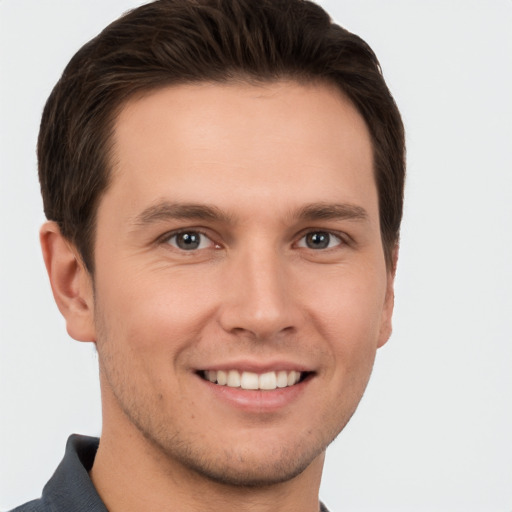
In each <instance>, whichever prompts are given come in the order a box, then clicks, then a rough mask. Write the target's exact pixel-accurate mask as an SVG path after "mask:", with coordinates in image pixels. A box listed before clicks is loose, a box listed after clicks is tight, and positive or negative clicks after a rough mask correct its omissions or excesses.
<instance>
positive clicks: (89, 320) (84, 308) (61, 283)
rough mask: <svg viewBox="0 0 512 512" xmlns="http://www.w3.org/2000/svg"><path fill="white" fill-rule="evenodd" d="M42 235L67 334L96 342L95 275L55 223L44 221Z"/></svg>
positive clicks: (43, 249)
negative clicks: (93, 276) (88, 269)
mask: <svg viewBox="0 0 512 512" xmlns="http://www.w3.org/2000/svg"><path fill="white" fill-rule="evenodd" d="M39 237H40V241H41V248H42V251H43V258H44V262H45V265H46V270H47V272H48V277H49V278H50V284H51V287H52V292H53V297H54V298H55V302H56V303H57V307H58V308H59V311H60V312H61V313H62V315H63V316H64V318H65V320H66V326H67V331H68V334H69V335H70V336H71V337H72V338H74V339H75V340H77V341H93V342H94V341H96V333H95V328H94V295H93V287H92V278H91V276H90V274H89V272H88V271H87V269H86V267H85V265H84V263H83V262H82V259H81V258H80V256H79V254H78V251H77V250H76V248H75V247H74V246H73V245H72V244H71V243H70V242H69V241H68V240H67V239H66V238H64V237H63V236H62V234H61V232H60V229H59V226H58V225H57V223H55V222H46V223H45V224H43V226H42V227H41V230H40V233H39Z"/></svg>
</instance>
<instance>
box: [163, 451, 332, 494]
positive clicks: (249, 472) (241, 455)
mask: <svg viewBox="0 0 512 512" xmlns="http://www.w3.org/2000/svg"><path fill="white" fill-rule="evenodd" d="M255 444H256V443H255ZM173 448H174V449H173V452H174V453H173V455H172V456H173V457H174V458H175V457H176V455H177V454H176V450H175V448H176V447H173ZM324 451H325V447H324V446H323V445H322V447H321V448H320V447H316V448H315V449H312V447H310V448H309V449H307V450H302V451H301V450H300V449H291V448H282V447H281V448H280V449H279V450H272V451H271V450H266V449H263V450H260V449H256V450H254V449H249V450H244V451H241V450H240V451H237V450H236V449H235V448H230V449H229V450H224V451H221V452H217V453H215V454H213V453H211V454H210V457H205V455H204V454H201V455H199V454H194V453H192V452H190V451H189V452H188V453H187V454H186V456H184V455H185V454H181V456H180V457H179V459H180V460H179V462H180V464H181V465H182V466H184V467H186V468H187V469H188V470H189V471H192V472H193V473H195V474H196V475H198V476H201V477H202V478H206V479H208V480H210V481H211V482H214V483H217V484H221V485H226V486H231V487H248V488H250V487H258V488H261V487H267V486H272V485H276V484H280V483H284V482H287V481H290V480H292V479H294V478H296V477H297V476H299V475H300V474H301V473H303V472H304V471H305V470H306V469H307V468H308V467H309V466H310V465H311V463H312V462H313V461H314V460H315V459H317V458H323V454H324ZM195 455H198V456H195Z"/></svg>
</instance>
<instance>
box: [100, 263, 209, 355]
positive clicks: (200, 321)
mask: <svg viewBox="0 0 512 512" xmlns="http://www.w3.org/2000/svg"><path fill="white" fill-rule="evenodd" d="M128 275H129V276H130V277H129V278H126V277H125V275H124V274H122V273H121V272H118V273H116V272H115V271H114V272H111V273H110V275H109V276H108V277H107V276H101V277H102V278H103V280H100V279H98V282H99V283H102V286H101V287H99V288H98V289H97V302H96V307H97V310H98V313H97V315H96V316H97V317H98V318H101V319H103V320H102V322H101V323H103V328H102V329H100V331H101V330H103V331H104V332H105V331H106V332H105V334H106V335H108V339H109V343H111V344H114V345H118V347H117V349H118V350H120V351H123V352H127V353H128V352H132V353H133V355H135V354H136V356H137V358H138V359H139V360H141V359H142V360H144V359H146V358H147V359H148V361H149V359H150V358H154V357H155V356H158V358H157V360H158V359H160V360H161V361H163V360H165V361H167V364H168V363H169V362H170V361H172V360H173V359H174V355H175V354H176V352H179V351H180V350H181V348H183V347H185V346H186V345H187V344H188V343H189V342H190V340H193V339H196V338H197V336H198V333H199V332H200V331H201V329H202V328H203V326H204V324H205V322H206V321H207V320H208V318H210V316H211V315H212V314H213V311H214V309H215V304H214V298H213V295H212V294H211V293H208V287H207V286H206V285H207V283H205V282H204V280H202V279H200V278H199V277H194V276H193V274H192V273H190V272H188V273H187V274H186V275H185V273H181V274H180V273H179V272H174V273H172V274H171V273H170V272H168V271H167V272H166V271H155V272H150V271H148V269H147V268H145V269H144V272H142V271H141V272H137V271H136V270H135V271H134V270H133V269H132V271H131V272H130V273H128ZM106 322H108V325H105V323H106ZM152 364H155V360H154V359H153V360H152Z"/></svg>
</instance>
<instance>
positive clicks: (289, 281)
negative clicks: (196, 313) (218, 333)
mask: <svg viewBox="0 0 512 512" xmlns="http://www.w3.org/2000/svg"><path fill="white" fill-rule="evenodd" d="M291 274H292V273H291V272H290V269H289V268H288V266H287V264H286V261H285V258H284V257H283V256H280V255H279V254H277V253H276V251H272V250H267V251H261V250H260V251H257V252H251V253H249V251H248V252H246V253H244V254H240V255H239V256H238V257H236V258H234V259H233V261H231V264H230V265H229V270H228V271H227V272H226V282H225V288H224V292H225V295H224V300H223V304H222V307H221V311H220V323H221V326H222V328H223V329H224V330H225V331H227V332H229V333H231V334H237V335H241V336H247V337H250V338H251V339H254V340H271V339H276V338H278V337H280V336H282V335H284V334H286V333H288V334H290V333H293V332H294V331H295V330H296V329H297V326H298V322H299V320H300V310H299V307H298V304H297V302H296V297H294V286H293V278H292V276H291Z"/></svg>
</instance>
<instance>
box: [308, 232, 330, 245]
mask: <svg viewBox="0 0 512 512" xmlns="http://www.w3.org/2000/svg"><path fill="white" fill-rule="evenodd" d="M330 241H331V240H330V236H329V233H323V232H318V233H310V234H309V235H307V236H306V245H307V246H308V247H309V248H310V249H325V248H327V247H329V242H330Z"/></svg>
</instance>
